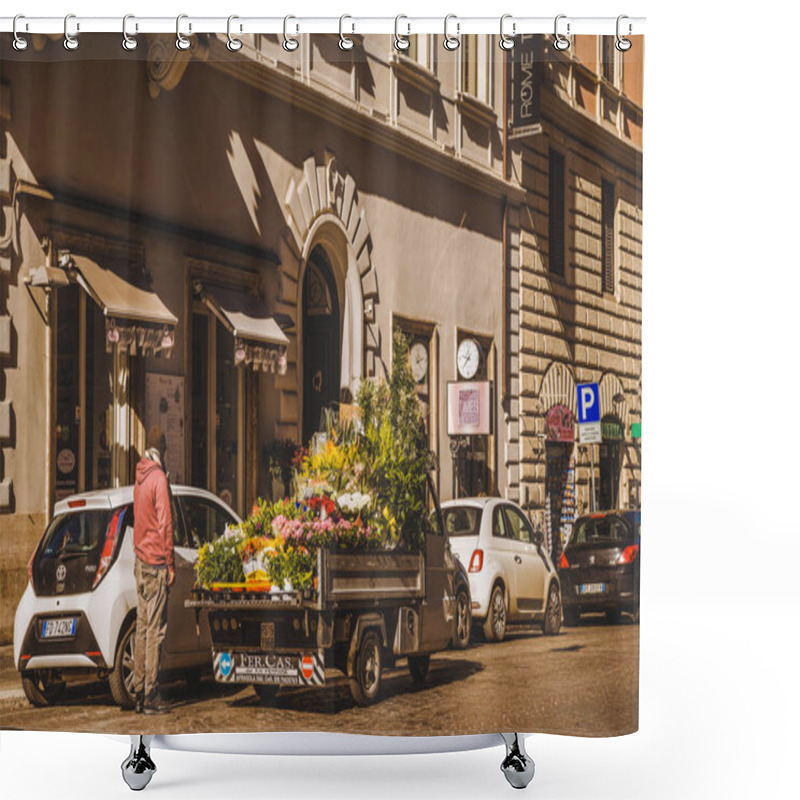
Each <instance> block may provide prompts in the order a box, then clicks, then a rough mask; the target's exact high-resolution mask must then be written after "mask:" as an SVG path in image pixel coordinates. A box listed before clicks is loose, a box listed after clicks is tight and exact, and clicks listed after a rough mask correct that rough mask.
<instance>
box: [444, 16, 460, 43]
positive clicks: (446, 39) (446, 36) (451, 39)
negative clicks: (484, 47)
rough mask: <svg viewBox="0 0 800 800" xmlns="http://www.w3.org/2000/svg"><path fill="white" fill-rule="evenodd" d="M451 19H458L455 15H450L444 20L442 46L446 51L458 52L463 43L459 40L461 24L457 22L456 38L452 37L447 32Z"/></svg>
mask: <svg viewBox="0 0 800 800" xmlns="http://www.w3.org/2000/svg"><path fill="white" fill-rule="evenodd" d="M451 19H457V17H456V15H455V14H448V15H447V16H446V17H445V18H444V41H443V42H442V44H443V45H444V49H445V50H458V46H459V45H460V44H461V42H460V41H459V39H458V33H459V31H460V30H461V23H460V22H456V36H451V35H450V33H449V32H448V30H447V23H448V22H450V20H451Z"/></svg>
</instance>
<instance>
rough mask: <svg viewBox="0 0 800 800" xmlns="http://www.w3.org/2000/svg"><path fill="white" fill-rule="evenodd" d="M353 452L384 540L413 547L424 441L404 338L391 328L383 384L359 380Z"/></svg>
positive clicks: (422, 488)
mask: <svg viewBox="0 0 800 800" xmlns="http://www.w3.org/2000/svg"><path fill="white" fill-rule="evenodd" d="M358 405H359V406H360V408H361V428H362V431H361V437H360V440H359V450H360V452H361V453H363V463H364V464H365V470H364V476H363V479H364V483H365V484H366V485H367V486H369V487H370V489H371V490H372V491H373V492H375V494H376V496H377V503H376V505H377V509H378V511H379V514H378V516H377V524H378V525H379V526H381V527H382V530H383V533H384V536H385V539H386V540H387V543H391V544H401V545H403V546H405V547H408V548H410V549H416V548H417V547H419V546H420V545H421V544H422V543H423V540H424V531H425V530H426V529H427V527H428V507H427V475H428V467H429V455H428V444H427V440H426V437H425V430H424V425H423V418H422V408H421V407H420V403H419V398H418V397H417V392H416V387H415V382H414V378H413V376H412V375H411V366H410V364H409V358H408V341H407V339H406V337H405V336H404V335H403V334H402V333H401V332H400V331H396V332H395V335H394V340H393V352H392V372H391V375H390V377H389V382H388V383H385V382H380V383H374V382H369V381H364V382H363V383H362V385H361V388H360V390H359V393H358Z"/></svg>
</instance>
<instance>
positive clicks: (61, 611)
mask: <svg viewBox="0 0 800 800" xmlns="http://www.w3.org/2000/svg"><path fill="white" fill-rule="evenodd" d="M172 492H173V498H174V502H173V506H172V519H173V528H174V546H175V583H174V584H173V585H172V587H171V588H170V591H169V600H168V612H167V613H168V618H167V635H166V639H165V641H164V646H163V648H162V655H161V668H162V670H163V671H164V672H172V671H175V670H182V671H183V674H184V676H187V675H188V676H192V675H198V674H199V673H200V671H201V670H203V669H210V667H211V638H210V634H209V630H208V620H207V618H206V617H205V615H203V617H201V624H200V629H199V635H198V631H197V625H196V621H195V615H194V612H193V611H192V610H191V609H186V608H184V601H185V600H186V599H188V597H189V593H190V592H191V590H192V587H193V585H194V582H195V576H194V565H195V563H196V561H197V552H198V550H199V548H200V546H201V545H202V544H204V543H205V542H208V541H211V540H212V539H215V538H216V537H218V536H219V535H221V534H222V533H223V532H224V531H225V528H226V526H228V525H236V524H238V523H239V522H240V519H239V517H238V516H237V515H236V512H234V511H233V510H232V509H231V508H229V507H228V506H227V505H225V503H223V502H222V501H221V500H220V499H219V498H218V497H215V496H214V495H213V494H210V493H209V492H206V491H203V490H202V489H195V488H193V487H191V486H174V487H173V488H172ZM134 558H135V556H134V551H133V486H125V487H121V488H119V489H103V490H99V491H95V492H87V493H85V494H79V495H73V496H72V497H68V498H66V499H64V500H61V501H59V502H58V503H56V506H55V509H54V514H53V519H52V521H51V522H50V524H49V525H48V526H47V530H46V531H45V532H44V535H43V536H42V539H41V541H40V542H39V544H38V546H37V548H36V550H35V551H34V554H33V556H32V557H31V560H30V563H29V564H28V577H29V582H28V587H27V589H26V590H25V593H24V594H23V596H22V599H21V600H20V602H19V606H18V607H17V613H16V617H15V619H14V663H15V664H16V666H17V669H18V670H19V672H20V674H21V676H22V688H23V689H24V691H25V695H26V697H27V698H28V700H29V701H30V702H31V703H32V704H33V705H35V706H45V705H49V704H51V703H53V702H55V701H56V700H57V699H58V698H59V697H60V695H61V694H62V692H63V690H64V687H65V680H64V679H65V677H67V676H69V675H78V674H87V673H89V674H91V673H95V674H96V675H98V676H99V677H100V678H102V679H108V683H109V687H110V689H111V694H112V696H113V698H114V700H115V701H116V702H117V703H118V704H119V705H120V706H122V707H123V708H131V707H133V705H134V696H133V642H134V631H135V628H136V604H137V595H136V582H135V579H134V575H133V566H134Z"/></svg>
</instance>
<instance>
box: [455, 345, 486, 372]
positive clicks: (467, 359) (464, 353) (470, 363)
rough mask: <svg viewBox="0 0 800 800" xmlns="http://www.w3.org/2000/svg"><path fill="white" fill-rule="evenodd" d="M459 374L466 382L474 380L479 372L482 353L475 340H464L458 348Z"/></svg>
mask: <svg viewBox="0 0 800 800" xmlns="http://www.w3.org/2000/svg"><path fill="white" fill-rule="evenodd" d="M457 361H458V372H459V374H460V375H461V377H462V378H464V379H465V380H468V381H469V380H472V378H474V377H475V373H476V372H477V371H478V365H479V364H480V361H481V351H480V349H479V347H478V343H477V342H476V341H475V340H474V339H464V341H463V342H461V344H460V345H459V346H458V356H457Z"/></svg>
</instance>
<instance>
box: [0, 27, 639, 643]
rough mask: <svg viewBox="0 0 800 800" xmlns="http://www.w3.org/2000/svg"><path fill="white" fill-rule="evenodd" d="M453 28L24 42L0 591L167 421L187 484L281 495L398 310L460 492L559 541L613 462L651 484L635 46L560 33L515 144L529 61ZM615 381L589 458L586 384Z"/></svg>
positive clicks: (7, 204) (245, 500)
mask: <svg viewBox="0 0 800 800" xmlns="http://www.w3.org/2000/svg"><path fill="white" fill-rule="evenodd" d="M441 38H442V37H438V36H417V37H411V47H410V49H409V50H408V51H407V52H406V53H398V52H397V51H396V50H395V48H394V47H393V39H392V38H391V37H385V36H365V37H363V38H361V37H355V39H356V47H355V48H354V49H353V50H351V51H342V50H341V49H340V48H339V47H338V37H336V36H327V35H315V36H311V37H308V36H304V37H301V45H300V48H299V50H298V51H296V52H294V53H289V52H286V51H285V50H284V49H283V48H282V47H281V42H280V39H279V37H275V36H268V35H262V36H252V37H245V44H244V47H243V48H242V50H241V51H240V52H238V53H231V52H229V51H228V50H227V48H226V46H225V45H226V37H225V36H205V37H200V36H198V37H192V46H191V48H190V49H189V50H187V51H178V50H177V49H176V48H175V44H174V37H173V36H146V37H145V36H142V37H141V39H142V41H141V43H140V46H139V48H137V50H136V51H132V52H131V53H128V54H126V55H125V56H124V57H121V56H120V52H119V51H120V47H119V40H118V37H116V36H113V37H112V36H108V37H106V36H99V35H98V36H91V37H88V36H87V37H86V39H85V41H82V42H81V48H80V51H79V52H78V53H69V52H67V51H65V50H64V48H63V47H62V46H61V42H60V39H59V38H56V37H44V36H35V37H32V39H33V43H32V44H33V46H32V47H31V48H30V51H31V52H27V53H16V51H14V50H13V49H12V48H11V47H10V46H8V41H6V40H4V41H3V42H2V45H3V54H4V55H3V60H2V62H0V67H1V70H2V71H0V90H1V91H0V120H1V121H2V136H0V202H1V203H2V207H3V212H4V213H3V228H2V230H0V266H1V267H2V272H1V273H0V275H1V276H2V277H1V278H0V281H1V285H0V360H1V363H0V367H2V381H1V382H0V446H2V460H0V481H1V483H0V487H2V489H0V514H2V517H1V519H2V531H1V532H0V596H4V597H9V596H18V595H20V594H21V592H22V589H23V588H24V582H25V580H26V579H27V578H26V574H25V565H26V564H27V562H28V559H29V558H30V555H31V553H32V551H33V549H34V547H35V545H36V542H37V541H38V539H39V537H40V535H41V533H42V531H43V530H44V528H45V526H46V524H47V522H48V520H49V517H50V515H51V514H52V508H53V504H54V502H55V501H56V500H57V499H59V498H60V497H63V496H66V495H69V494H72V493H74V492H81V491H89V490H92V489H99V488H104V487H109V486H116V485H124V484H125V483H128V482H130V481H131V480H132V476H133V473H134V469H135V464H136V462H137V460H138V459H139V457H140V456H141V454H142V452H143V450H144V438H145V431H146V429H147V427H149V426H150V425H152V424H154V423H158V424H160V425H161V426H162V427H164V428H165V430H166V432H167V439H168V451H167V466H168V468H169V470H170V473H171V477H172V479H173V481H175V482H181V483H190V484H194V485H198V486H202V487H204V488H207V489H209V490H211V491H213V492H215V493H217V494H218V495H219V496H220V497H222V498H223V499H224V500H226V501H227V502H228V503H229V504H230V505H231V506H232V507H234V508H235V509H236V510H237V511H238V512H239V513H241V514H244V513H246V512H247V510H248V509H249V508H250V507H251V505H252V503H253V502H254V501H255V500H256V498H258V497H269V496H271V494H272V493H273V492H274V491H278V490H280V489H281V488H282V487H278V488H277V489H276V487H275V486H274V485H273V482H272V479H271V476H270V471H269V470H268V469H267V465H266V455H265V453H266V451H267V450H268V449H269V448H270V446H271V445H272V444H274V443H275V442H280V441H283V440H291V441H293V442H297V443H305V442H307V441H308V440H309V438H310V437H311V435H312V434H313V432H314V431H315V430H317V429H318V428H319V426H320V419H321V415H322V412H323V409H325V408H328V407H335V406H336V404H337V403H340V402H344V403H349V402H351V401H352V398H353V396H354V394H355V392H356V391H357V388H358V385H359V382H360V381H362V380H364V379H369V378H377V377H381V376H383V375H385V374H386V373H387V370H388V369H389V368H390V366H391V357H392V347H391V342H392V336H393V332H394V331H395V330H397V329H400V330H402V331H404V332H405V333H406V334H407V336H408V337H409V342H410V346H411V358H412V369H413V372H414V375H415V378H416V379H417V381H418V390H419V394H420V399H421V401H422V402H423V408H424V409H425V416H426V423H427V432H428V437H429V445H430V448H431V451H432V452H433V454H434V463H435V464H436V470H435V479H436V481H437V483H438V487H439V491H440V495H441V496H442V498H449V497H452V496H454V495H460V496H463V495H470V494H501V495H504V496H506V497H508V498H510V499H515V500H518V501H519V502H521V503H522V504H523V505H524V507H525V508H526V509H527V510H528V512H529V513H530V514H531V516H532V517H533V518H534V519H535V520H536V521H537V523H538V524H541V525H543V526H544V527H546V528H547V530H548V531H550V530H551V529H552V530H555V528H556V527H559V526H564V525H568V522H569V513H575V512H577V511H578V510H580V508H582V507H583V508H589V507H590V505H591V503H590V501H589V495H588V491H589V487H590V486H591V485H592V484H593V483H594V484H595V485H596V492H595V495H596V504H600V505H629V504H638V497H639V495H638V485H639V481H640V473H639V440H638V439H635V438H633V437H632V434H631V425H632V423H634V422H638V421H639V418H640V411H641V405H640V398H641V391H640V389H641V385H640V383H641V382H640V375H641V372H640V362H639V359H640V355H641V349H640V332H641V327H640V326H641V186H640V183H639V176H640V174H641V53H639V60H638V61H637V60H636V58H634V57H632V56H631V55H630V54H626V55H625V56H624V69H623V65H622V61H623V59H622V57H621V56H620V55H618V54H617V53H616V52H615V51H614V52H612V53H611V54H609V53H608V48H607V43H604V42H605V40H602V39H599V38H598V37H581V38H577V39H575V40H573V47H572V48H571V49H570V51H567V53H565V54H562V53H558V52H556V51H552V52H551V50H550V48H549V47H548V46H547V44H546V43H545V42H544V40H543V39H542V38H541V37H537V40H538V41H539V42H540V43H541V44H540V45H537V46H539V47H540V48H541V49H540V50H539V51H537V61H536V64H537V67H536V69H535V70H529V71H528V77H532V79H533V80H534V81H535V91H536V95H537V97H539V98H540V102H539V103H537V106H536V115H537V118H536V119H535V120H534V121H533V123H532V124H530V125H528V126H527V129H526V131H525V132H524V135H520V136H514V135H509V132H510V131H513V129H512V128H511V127H510V125H509V119H508V109H509V106H510V104H511V101H512V99H513V97H514V96H515V95H514V92H515V91H517V90H518V86H517V84H516V83H515V81H517V80H518V77H519V72H518V65H516V66H515V65H514V64H512V59H513V58H514V57H515V56H514V54H513V52H512V54H511V55H509V56H505V55H504V54H503V51H501V50H500V49H499V48H498V46H497V37H462V46H461V47H460V48H459V49H458V50H456V51H452V52H451V51H447V50H445V49H444V48H443V47H442V42H441ZM637 47H638V43H637ZM612 50H613V48H612ZM634 52H635V51H634ZM592 54H594V55H592ZM612 57H613V59H614V64H619V66H618V67H614V69H616V70H617V71H616V72H613V74H612V73H608V74H606V73H607V68H606V67H605V66H604V65H605V64H606V62H607V61H608V59H609V58H612ZM515 70H516V71H515ZM604 70H605V72H604ZM637 70H638V73H637ZM636 74H638V75H639V78H638V79H637V78H635V75H636ZM637 80H638V84H637V82H636V81H637ZM637 87H638V88H637ZM637 92H638V94H637ZM559 159H560V160H559ZM559 176H560V177H559ZM559 192H560V194H559ZM554 198H555V201H556V205H557V206H558V208H557V209H556V210H557V211H558V214H555V213H554V211H553V209H554ZM557 217H558V218H557ZM559 218H560V222H559ZM609 220H610V221H611V222H610V223H609ZM608 224H610V225H611V228H612V233H611V235H610V237H609V236H608V235H605V234H604V232H607V227H608ZM559 226H560V227H559ZM559 231H560V233H559ZM604 235H605V238H604ZM559 236H560V239H559ZM559 241H560V245H559V244H557V243H558V242H559ZM554 242H555V243H556V245H554ZM559 247H560V248H561V249H560V251H559V250H558V248H559ZM558 252H560V253H561V255H560V256H558V257H557V258H555V257H554V255H553V254H554V253H558ZM609 265H610V266H609ZM594 380H597V381H598V382H599V383H600V385H601V402H602V404H603V422H604V427H603V430H604V436H605V440H604V442H603V444H602V445H600V446H590V447H595V449H596V451H597V452H593V451H592V452H589V451H588V450H587V449H586V448H581V447H580V446H576V445H575V444H574V439H575V434H574V423H573V419H572V418H573V417H574V412H575V397H574V386H575V384H576V383H580V382H583V381H594ZM467 384H468V385H469V386H468V388H469V387H472V386H473V385H474V386H476V387H477V386H480V387H488V388H487V389H486V394H485V397H484V395H483V394H480V397H481V403H483V402H486V403H487V404H488V405H487V408H488V409H489V420H488V426H487V427H486V429H485V431H483V432H482V433H481V434H480V435H468V436H466V435H462V434H461V433H459V432H457V431H454V430H453V429H452V425H451V424H450V423H451V420H450V419H449V416H452V414H449V413H448V412H449V411H451V412H452V408H449V401H450V404H452V397H453V395H452V392H453V389H454V387H455V389H459V387H461V388H463V387H464V386H465V385H467ZM481 391H483V390H481ZM478 396H479V395H478V394H476V395H475V397H478ZM559 415H560V416H559ZM570 415H572V416H570ZM639 430H640V429H639ZM591 463H594V466H595V476H594V479H592V477H591V475H590V471H591V470H590V464H591ZM570 498H573V499H570ZM570 503H572V506H570ZM570 509H572V511H571V512H570ZM551 542H552V543H553V546H554V547H557V544H556V540H555V538H552V537H551ZM2 614H3V616H2V618H0V640H6V639H8V637H9V636H10V632H11V625H12V622H13V619H12V616H11V615H12V609H10V608H8V607H7V606H6V607H4V608H3V609H2Z"/></svg>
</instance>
